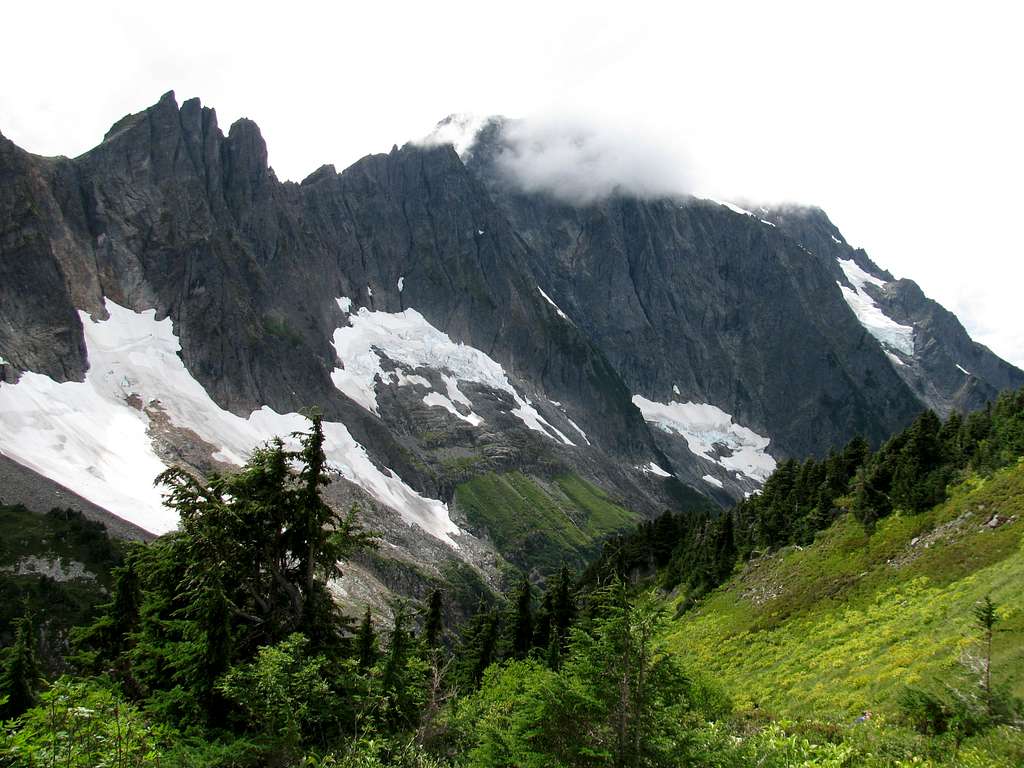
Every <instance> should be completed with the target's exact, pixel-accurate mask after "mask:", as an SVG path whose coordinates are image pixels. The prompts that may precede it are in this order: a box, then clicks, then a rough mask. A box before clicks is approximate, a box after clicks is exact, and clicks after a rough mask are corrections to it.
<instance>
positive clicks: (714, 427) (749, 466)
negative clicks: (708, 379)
mask: <svg viewBox="0 0 1024 768" xmlns="http://www.w3.org/2000/svg"><path fill="white" fill-rule="evenodd" d="M633 404H634V405H635V406H636V407H637V408H639V409H640V412H641V413H642V414H643V416H644V419H645V420H646V421H647V422H648V423H650V424H654V425H655V426H656V427H657V428H658V429H661V430H662V431H664V432H669V433H674V434H677V435H680V436H681V437H682V438H683V439H684V440H686V445H687V447H688V448H689V449H690V451H691V452H692V453H693V454H695V455H697V456H699V457H701V458H702V459H706V460H708V461H711V462H713V463H715V464H717V465H719V466H720V467H723V468H725V469H727V470H729V471H730V472H737V473H739V474H741V475H745V476H746V477H748V478H750V479H751V480H755V481H756V482H759V483H763V482H764V481H765V480H767V479H768V476H769V475H770V474H771V473H772V472H774V471H775V459H773V458H772V457H771V455H769V454H768V452H767V451H766V449H767V448H768V444H769V443H770V442H771V439H770V438H767V437H763V436H762V435H759V434H757V433H756V432H755V431H754V430H752V429H750V428H748V427H744V426H742V425H741V424H736V423H734V422H733V418H732V416H731V415H730V414H728V413H726V412H725V411H723V410H722V409H721V408H717V407H715V406H714V405H709V404H707V403H690V402H686V403H679V402H676V401H675V400H673V401H671V402H668V403H656V402H654V401H653V400H648V399H647V398H646V397H643V396H642V395H633ZM716 445H721V446H724V447H725V448H727V449H728V453H730V454H731V455H728V456H719V455H718V454H719V451H718V450H717V449H716V447H715V446H716Z"/></svg>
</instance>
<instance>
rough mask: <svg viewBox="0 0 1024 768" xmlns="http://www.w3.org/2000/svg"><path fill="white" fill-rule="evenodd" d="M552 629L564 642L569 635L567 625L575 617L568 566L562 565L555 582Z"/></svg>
mask: <svg viewBox="0 0 1024 768" xmlns="http://www.w3.org/2000/svg"><path fill="white" fill-rule="evenodd" d="M551 616H552V630H553V634H555V635H557V636H558V639H559V642H561V643H565V641H566V639H567V638H568V637H569V627H570V626H571V625H572V622H573V619H575V618H576V603H575V601H574V600H573V594H572V576H571V574H570V573H569V566H567V565H564V564H563V565H562V569H561V571H559V574H558V580H557V581H556V582H555V597H554V608H553V611H552V614H551Z"/></svg>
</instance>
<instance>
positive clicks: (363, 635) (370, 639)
mask: <svg viewBox="0 0 1024 768" xmlns="http://www.w3.org/2000/svg"><path fill="white" fill-rule="evenodd" d="M356 647H357V652H358V656H359V668H360V669H369V668H370V667H372V666H373V665H374V663H375V662H376V661H377V634H376V632H374V631H373V617H372V616H371V614H370V606H366V612H365V613H364V614H363V620H362V622H361V623H360V624H359V634H358V636H357V638H356Z"/></svg>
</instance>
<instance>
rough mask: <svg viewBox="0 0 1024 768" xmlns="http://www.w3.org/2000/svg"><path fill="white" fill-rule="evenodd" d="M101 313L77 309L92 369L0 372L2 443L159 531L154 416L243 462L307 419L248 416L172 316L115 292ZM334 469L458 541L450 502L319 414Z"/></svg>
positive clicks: (261, 412)
mask: <svg viewBox="0 0 1024 768" xmlns="http://www.w3.org/2000/svg"><path fill="white" fill-rule="evenodd" d="M106 310H107V313H108V315H109V317H108V319H106V320H93V319H92V318H91V317H90V316H89V315H87V314H86V313H84V312H80V313H79V315H80V317H81V320H82V328H83V331H84V336H85V344H86V351H87V355H88V360H89V370H88V372H87V373H86V376H85V381H83V382H65V383H57V382H55V381H53V380H52V379H50V378H49V377H48V376H43V375H41V374H37V373H32V372H28V373H25V374H24V375H23V376H22V378H21V379H20V380H19V382H18V383H17V384H6V383H4V384H0V452H3V453H4V454H5V455H7V456H9V457H11V458H12V459H14V460H15V461H17V462H19V463H21V464H24V465H26V466H28V467H30V468H31V469H34V470H35V471H37V472H39V473H40V474H42V475H44V476H46V477H49V478H51V479H53V480H56V481H58V482H60V483H62V484H63V485H66V486H67V487H69V488H71V490H73V491H75V492H76V493H78V494H79V495H81V496H83V497H85V498H87V499H89V500H90V501H92V502H94V503H96V504H98V505H100V506H102V507H104V508H106V509H108V510H110V511H111V512H113V513H114V514H116V515H118V516H120V517H123V518H124V519H126V520H129V521H131V522H133V523H135V524H137V525H139V526H141V527H142V528H145V529H146V530H148V531H151V532H153V533H164V532H166V531H169V530H171V529H172V528H174V527H175V525H176V523H177V518H176V515H175V513H174V512H173V511H172V510H170V509H167V508H166V507H164V506H163V503H162V499H161V489H159V488H157V487H154V485H153V480H154V478H155V477H156V476H157V475H158V474H159V473H160V472H162V471H163V470H164V469H165V468H166V466H165V465H164V463H163V461H162V460H161V458H160V457H159V456H158V454H157V452H156V450H155V448H154V445H153V441H152V435H151V434H150V433H151V430H152V427H153V422H152V417H153V416H155V415H157V414H158V413H159V414H160V419H161V421H163V420H166V421H168V422H169V423H170V424H171V425H173V426H174V427H176V428H178V429H187V430H191V431H192V432H193V433H195V435H196V436H197V437H198V438H199V439H200V440H202V441H203V442H205V443H207V444H209V445H211V446H214V448H215V449H216V452H215V453H214V458H215V459H218V460H220V461H223V462H226V463H231V464H236V465H240V464H242V463H243V462H244V461H245V460H246V459H247V457H248V455H249V452H250V451H251V450H252V449H253V448H254V447H255V446H257V445H259V444H261V443H265V442H266V441H268V440H270V439H271V438H273V437H282V438H284V439H286V440H287V439H289V435H291V433H293V432H299V431H304V430H306V429H308V427H309V422H308V421H307V420H306V419H305V418H304V417H303V416H301V415H299V414H297V413H285V414H281V413H277V412H275V411H274V410H272V409H270V408H268V407H266V406H264V407H263V408H260V409H258V410H256V411H253V412H252V413H251V414H250V415H249V416H248V417H246V418H242V417H240V416H236V415H235V414H233V413H231V412H230V411H226V410H224V409H222V408H221V407H220V406H219V405H217V404H216V403H215V402H214V401H213V399H212V398H210V396H209V395H208V394H207V392H206V390H205V389H203V387H202V385H201V384H200V383H199V382H198V381H196V380H195V379H194V378H193V377H192V375H191V374H190V373H189V372H188V370H187V369H186V368H185V365H184V363H183V362H182V360H181V358H180V357H179V356H178V351H179V350H180V348H181V347H180V345H179V343H178V339H177V337H176V336H175V335H174V332H173V328H172V324H171V320H170V318H165V319H163V320H157V319H156V316H155V315H156V312H155V310H152V309H150V310H146V311H144V312H133V311H132V310H130V309H126V308H124V307H121V306H119V305H117V304H115V303H114V302H112V301H110V300H109V299H107V300H106ZM323 426H324V436H325V444H324V451H325V453H326V455H327V461H328V464H329V466H330V467H331V469H333V470H334V471H336V472H338V473H340V474H341V475H342V476H343V477H345V478H346V479H348V480H350V481H352V482H353V483H355V484H356V485H358V486H360V487H361V488H363V489H364V490H365V491H366V492H367V493H369V494H370V495H371V496H372V497H374V498H375V499H377V500H378V501H380V502H381V503H382V504H385V505H386V506H389V507H391V508H393V509H395V510H396V511H397V512H398V513H399V514H400V515H401V516H402V518H403V519H404V520H405V521H406V522H408V523H410V524H412V525H417V526H419V527H421V528H422V529H424V530H425V531H427V532H428V533H429V534H431V535H432V536H435V537H437V538H439V539H442V540H444V541H446V542H447V543H449V544H451V545H452V546H457V544H456V542H455V539H454V538H453V537H454V536H456V535H458V534H459V533H460V530H459V528H458V526H457V525H455V524H454V523H453V522H452V521H451V519H450V518H449V516H448V508H447V506H446V505H445V504H443V503H442V502H440V501H438V500H436V499H429V498H426V497H423V496H421V495H420V494H418V493H416V492H415V491H414V490H413V489H411V488H410V487H409V486H407V485H406V484H405V483H404V482H402V480H401V478H399V477H398V476H397V475H395V474H394V473H393V472H391V471H390V470H386V469H384V470H382V469H379V468H378V467H377V465H375V464H374V463H373V462H372V461H371V460H370V458H369V456H368V455H367V453H366V451H365V449H364V448H363V447H362V446H361V445H360V444H359V443H358V442H356V440H355V439H354V438H353V437H352V435H351V434H350V433H349V431H348V429H347V428H346V427H345V425H343V424H340V423H335V422H324V425H323Z"/></svg>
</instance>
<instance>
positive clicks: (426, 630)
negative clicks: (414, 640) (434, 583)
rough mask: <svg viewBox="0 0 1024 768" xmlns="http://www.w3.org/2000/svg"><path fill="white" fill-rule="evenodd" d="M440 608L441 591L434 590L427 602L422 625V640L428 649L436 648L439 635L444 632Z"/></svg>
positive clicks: (439, 639) (439, 640)
mask: <svg viewBox="0 0 1024 768" xmlns="http://www.w3.org/2000/svg"><path fill="white" fill-rule="evenodd" d="M441 608H442V597H441V590H439V589H435V590H434V591H433V592H431V593H430V599H429V600H428V601H427V618H426V621H425V622H424V625H423V639H424V641H425V642H426V644H427V647H428V648H436V647H437V646H438V644H439V643H440V642H441V634H442V633H443V632H444V624H443V618H442V614H441Z"/></svg>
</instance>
